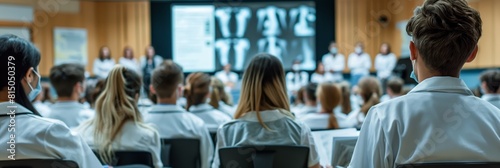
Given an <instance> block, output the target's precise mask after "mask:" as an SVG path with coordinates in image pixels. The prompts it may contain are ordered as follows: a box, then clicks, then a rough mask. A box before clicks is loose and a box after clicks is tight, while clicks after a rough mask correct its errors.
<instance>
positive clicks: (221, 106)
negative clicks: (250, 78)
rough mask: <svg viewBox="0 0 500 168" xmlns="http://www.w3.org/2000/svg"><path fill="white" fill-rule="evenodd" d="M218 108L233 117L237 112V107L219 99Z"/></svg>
mask: <svg viewBox="0 0 500 168" xmlns="http://www.w3.org/2000/svg"><path fill="white" fill-rule="evenodd" d="M218 110H220V111H222V112H224V113H226V114H227V115H229V117H230V118H233V116H234V114H235V113H236V107H234V106H230V105H227V104H226V103H224V102H223V101H219V108H218Z"/></svg>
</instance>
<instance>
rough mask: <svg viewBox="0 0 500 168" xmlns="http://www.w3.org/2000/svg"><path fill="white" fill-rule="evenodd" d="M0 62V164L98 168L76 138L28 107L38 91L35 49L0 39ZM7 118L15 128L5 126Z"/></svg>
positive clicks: (7, 38) (14, 38)
mask: <svg viewBox="0 0 500 168" xmlns="http://www.w3.org/2000/svg"><path fill="white" fill-rule="evenodd" d="M0 62H2V63H5V64H4V65H2V66H4V67H3V68H0V95H2V96H0V123H1V126H0V127H1V128H0V134H1V135H2V136H1V137H0V141H1V142H2V143H0V148H2V150H4V151H2V152H0V160H2V161H6V160H12V159H16V160H20V159H63V160H72V161H75V162H76V163H77V164H78V166H79V167H96V168H98V167H102V165H101V163H100V162H99V160H98V159H97V158H96V157H95V155H94V154H93V153H92V150H91V149H90V148H89V146H88V145H87V143H85V141H84V140H83V139H82V138H81V137H80V136H78V135H76V134H74V133H72V132H71V130H70V129H69V128H68V127H67V126H66V125H65V124H64V123H63V122H61V121H59V120H54V119H48V118H42V117H40V114H38V112H37V111H36V110H35V108H34V107H33V105H32V104H31V101H33V100H34V99H35V97H36V96H38V94H39V93H40V90H41V89H42V87H41V83H40V78H41V76H40V73H39V70H38V65H39V64H40V52H39V51H38V49H36V48H35V46H34V45H33V44H31V43H30V42H28V41H26V40H25V39H23V38H19V37H17V36H14V35H3V36H0ZM10 67H12V68H10ZM11 75H12V76H11ZM13 90H15V92H12V91H13ZM9 95H12V96H14V97H15V98H13V99H9V97H8V96H9ZM12 107H15V108H12ZM11 117H15V126H9V122H11V121H12V120H11ZM9 130H10V131H9ZM14 131H15V132H14ZM12 136H15V138H10V137H12ZM9 142H11V143H9ZM12 145H14V146H12ZM11 146H12V147H14V148H13V149H12V150H9V149H11ZM6 149H7V150H6ZM14 150H15V152H14ZM11 152H13V153H14V154H15V155H12V153H11Z"/></svg>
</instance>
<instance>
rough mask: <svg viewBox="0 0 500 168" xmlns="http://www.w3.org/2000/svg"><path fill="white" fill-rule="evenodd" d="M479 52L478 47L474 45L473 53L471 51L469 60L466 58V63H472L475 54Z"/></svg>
mask: <svg viewBox="0 0 500 168" xmlns="http://www.w3.org/2000/svg"><path fill="white" fill-rule="evenodd" d="M478 50H479V47H478V46H477V45H476V47H475V48H474V51H472V53H471V54H470V55H469V58H467V61H466V62H467V63H469V62H472V61H474V59H476V54H477V51H478Z"/></svg>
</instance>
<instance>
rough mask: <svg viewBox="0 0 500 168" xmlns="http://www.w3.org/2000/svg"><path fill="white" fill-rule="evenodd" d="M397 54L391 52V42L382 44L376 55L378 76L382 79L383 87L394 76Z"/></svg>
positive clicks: (375, 65) (375, 64)
mask: <svg viewBox="0 0 500 168" xmlns="http://www.w3.org/2000/svg"><path fill="white" fill-rule="evenodd" d="M397 61H398V60H397V58H396V55H395V54H394V53H392V52H391V46H390V45H389V43H382V44H381V45H380V52H379V53H378V54H377V56H375V62H374V67H375V70H377V78H378V79H379V80H380V81H381V83H382V87H386V84H387V80H388V79H389V77H391V76H392V71H393V70H394V67H396V62H397Z"/></svg>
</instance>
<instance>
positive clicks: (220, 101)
mask: <svg viewBox="0 0 500 168" xmlns="http://www.w3.org/2000/svg"><path fill="white" fill-rule="evenodd" d="M210 85H211V86H212V92H210V102H209V104H210V105H212V107H214V108H215V109H217V110H220V111H222V112H224V113H226V114H229V115H230V116H233V115H234V111H235V109H234V108H233V101H232V100H231V99H232V97H231V95H229V94H228V93H227V92H226V90H225V88H226V87H225V85H224V83H222V81H221V80H220V79H219V78H217V77H212V83H211V84H210Z"/></svg>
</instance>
